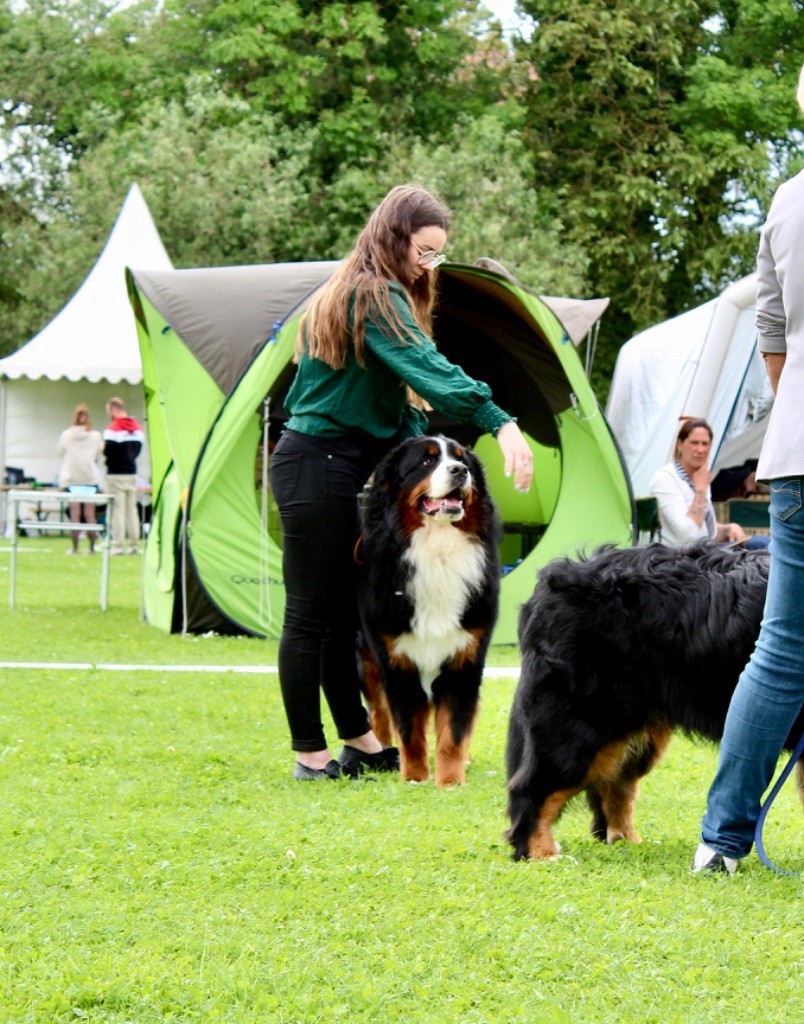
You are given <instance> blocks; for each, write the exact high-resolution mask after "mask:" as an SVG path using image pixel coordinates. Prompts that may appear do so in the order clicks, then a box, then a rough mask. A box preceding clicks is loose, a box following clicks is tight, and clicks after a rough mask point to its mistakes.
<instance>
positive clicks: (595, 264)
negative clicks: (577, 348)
mask: <svg viewBox="0 0 804 1024" xmlns="http://www.w3.org/2000/svg"><path fill="white" fill-rule="evenodd" d="M520 6H521V7H522V8H523V9H524V10H525V11H526V12H527V13H528V14H530V15H532V16H533V17H534V18H535V19H536V21H537V23H538V24H537V28H536V31H535V32H534V34H533V36H532V38H531V39H530V41H524V40H523V41H521V42H520V46H519V55H520V58H521V59H524V60H527V61H528V62H529V63H531V64H532V65H533V66H534V67H535V68H536V70H537V73H538V79H537V81H535V82H534V83H533V84H532V86H531V87H530V88H529V89H528V91H527V94H526V96H525V104H526V106H527V134H528V140H529V145H530V148H531V153H532V158H533V176H534V183H535V185H536V186H537V187H548V188H550V189H555V190H556V191H557V192H558V193H559V195H560V196H561V205H562V212H561V216H562V218H563V219H564V221H565V223H566V226H567V231H568V235H569V237H570V238H571V239H572V240H573V241H574V242H575V243H576V244H579V245H581V246H583V247H584V248H585V249H586V251H587V253H588V255H589V260H590V264H589V283H590V287H591V290H592V291H593V292H595V293H598V294H607V295H611V296H612V298H613V303H612V306H613V310H612V315H610V316H607V323H606V334H607V340H608V345H607V347H605V348H604V349H603V350H602V354H603V360H602V363H601V366H600V367H599V375H598V381H599V382H602V381H604V380H606V379H607V376H608V374H609V373H610V370H611V367H612V366H613V362H614V358H615V356H616V351H617V347H618V346H619V344H620V343H621V342H622V341H624V340H626V339H627V338H628V337H630V336H631V335H632V334H633V333H635V332H636V331H637V330H639V329H641V328H643V327H645V326H647V325H648V324H650V323H654V322H656V321H657V320H661V319H664V318H666V317H668V316H672V315H673V314H675V313H678V312H680V311H681V310H682V309H684V308H686V307H687V306H688V305H690V304H694V303H696V302H699V301H702V300H703V299H704V298H706V297H708V296H709V295H711V294H713V293H714V292H715V291H717V290H718V289H719V288H720V287H721V286H722V285H723V283H724V282H725V281H727V280H732V279H734V278H735V277H738V276H740V275H742V274H744V273H747V272H748V271H749V270H750V269H751V267H752V265H753V258H754V252H755V247H756V238H755V231H756V228H757V225H758V223H759V222H760V221H761V219H762V216H763V213H764V210H765V208H766V206H767V202H768V199H769V196H770V193H771V191H772V181H773V178H774V175H775V174H777V173H778V166H779V164H780V162H781V163H783V162H784V160H782V159H780V156H781V154H783V153H787V154H789V153H790V151H791V150H792V149H794V148H795V145H796V143H795V139H794V136H793V133H792V129H793V127H794V125H795V120H794V107H793V91H794V83H795V73H796V72H797V69H798V67H799V66H800V64H801V61H802V59H804V33H803V32H802V30H801V27H800V25H801V23H800V22H799V23H798V26H796V23H795V21H794V19H795V17H796V16H800V13H801V8H802V4H801V3H800V2H795V0H794V2H792V3H791V2H789V0H733V2H728V3H723V2H719V0H702V2H697V0H621V2H620V3H617V4H611V3H608V2H605V0H522V2H521V4H520Z"/></svg>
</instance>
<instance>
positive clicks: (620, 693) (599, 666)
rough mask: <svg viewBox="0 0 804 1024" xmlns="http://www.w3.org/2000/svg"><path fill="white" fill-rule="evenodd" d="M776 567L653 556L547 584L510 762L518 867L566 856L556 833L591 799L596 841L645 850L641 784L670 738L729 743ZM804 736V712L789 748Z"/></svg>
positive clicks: (527, 628) (526, 650)
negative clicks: (732, 707) (579, 799)
mask: <svg viewBox="0 0 804 1024" xmlns="http://www.w3.org/2000/svg"><path fill="white" fill-rule="evenodd" d="M768 565H769V556H768V552H766V551H745V550H743V549H741V548H737V549H735V550H731V549H729V548H727V547H724V546H720V545H712V544H698V545H691V546H689V547H687V548H680V549H675V548H669V547H664V546H662V545H660V544H654V545H650V546H648V547H641V548H628V549H625V550H614V549H602V550H600V551H598V552H597V553H596V554H595V555H593V556H592V557H591V558H589V559H582V560H580V561H572V560H570V559H559V560H556V561H554V562H552V563H551V564H550V565H548V566H547V567H546V568H544V569H542V570H540V571H539V578H538V583H537V585H536V589H535V591H534V593H533V595H532V597H531V598H530V599H529V600H528V601H527V602H526V604H525V605H524V606H523V608H522V611H521V615H520V620H519V642H520V647H521V652H522V670H521V674H520V678H519V683H518V686H517V690H516V693H515V696H514V701H513V705H512V708H511V713H510V719H509V730H508V743H507V752H506V759H507V774H508V816H509V818H510V821H511V827H510V829H509V830H508V832H507V833H506V837H507V839H508V840H509V842H510V843H511V845H512V846H513V848H514V853H513V856H514V859H515V860H520V859H522V858H526V857H529V858H532V859H535V860H549V859H552V858H554V857H556V856H557V855H558V853H559V850H560V846H559V844H558V843H557V842H556V841H555V839H554V838H553V832H552V829H553V825H554V823H555V822H556V820H557V819H558V817H559V815H560V814H561V811H562V809H563V808H564V806H565V805H566V803H567V802H568V801H569V800H570V799H571V798H572V797H574V796H575V795H576V794H578V793H580V792H582V791H585V792H586V797H587V801H588V803H589V806H590V808H591V810H592V823H591V831H592V834H593V835H594V836H595V837H596V838H597V839H600V840H601V841H603V842H609V843H613V842H615V841H616V840H619V839H624V840H628V841H631V842H639V841H640V840H639V836H638V834H637V832H636V830H635V828H634V824H633V810H634V802H635V800H636V795H637V788H638V784H639V780H640V778H641V777H642V776H643V775H646V774H647V773H648V772H649V771H650V770H651V768H652V767H653V766H654V765H655V764H656V762H657V761H658V760H659V758H660V757H661V755H662V754H663V752H664V750H665V748H666V747H667V744H668V742H669V740H670V736H671V734H672V732H673V730H675V729H681V730H683V731H684V732H685V733H687V734H688V735H692V736H698V737H703V738H706V739H709V740H715V741H716V740H719V739H720V737H721V736H722V734H723V724H724V721H725V717H726V711H727V709H728V706H729V702H730V700H731V696H732V693H733V691H734V688H735V686H736V685H737V680H738V679H739V677H740V674H741V672H742V670H743V668H744V666H745V665H746V663H747V662H748V659H749V657H750V655H751V652H752V650H753V647H754V643H755V641H756V638H757V636H758V634H759V626H760V621H761V618H762V610H763V605H764V601H765V590H766V586H767V579H768ZM802 729H804V711H803V712H802V713H801V714H800V715H799V717H798V720H797V722H796V723H795V725H794V726H793V730H792V731H791V734H790V736H789V737H788V742H787V745H788V747H789V748H790V749H793V748H794V747H795V744H796V742H797V740H798V738H799V736H800V735H801V733H802ZM803 767H804V766H803V765H802V762H801V761H800V762H799V764H798V783H799V790H800V792H801V795H802V798H804V770H802V768H803Z"/></svg>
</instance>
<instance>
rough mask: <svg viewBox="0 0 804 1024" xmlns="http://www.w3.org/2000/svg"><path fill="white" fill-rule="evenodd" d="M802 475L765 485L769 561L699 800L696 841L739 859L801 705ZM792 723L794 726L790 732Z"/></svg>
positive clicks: (793, 733)
mask: <svg viewBox="0 0 804 1024" xmlns="http://www.w3.org/2000/svg"><path fill="white" fill-rule="evenodd" d="M802 483H804V478H802V477H785V478H783V479H779V480H774V481H773V482H772V484H771V501H770V510H771V538H772V542H771V565H770V577H769V579H768V592H767V596H766V598H765V611H764V615H763V618H762V627H761V629H760V633H759V639H758V640H757V643H756V647H755V648H754V652H753V654H752V655H751V659H750V661H749V662H748V665H747V666H746V667H745V669H744V671H743V673H742V675H741V676H740V681H739V682H738V684H737V688H736V689H735V691H734V696H733V697H732V700H731V704H730V705H729V711H728V714H727V716H726V724H725V728H724V731H723V741H722V743H721V746H720V758H719V762H718V769H717V773H716V775H715V778H714V780H713V782H712V785H711V787H710V789H709V796H708V798H707V807H706V813H705V814H704V818H703V822H702V824H701V840H702V841H703V842H704V843H706V845H707V846H709V847H711V848H712V849H713V850H716V851H717V852H718V853H721V854H723V855H725V856H727V857H735V858H741V857H745V856H746V854H748V853H749V852H750V850H751V845H752V843H753V841H754V829H755V826H756V822H757V818H758V817H759V811H760V804H761V800H762V796H763V794H764V792H765V790H766V789H767V787H768V785H769V783H770V782H771V780H772V778H773V774H774V772H775V770H776V766H777V763H778V760H779V755H780V753H781V752H782V749H783V747H784V745H785V741H786V740H794V739H796V738H797V734H798V733H799V732H800V727H801V723H800V722H799V723H796V718H797V717H798V716H799V715H800V714H801V711H802V704H804V507H802ZM794 725H795V729H794Z"/></svg>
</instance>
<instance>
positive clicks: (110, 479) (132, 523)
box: [103, 398, 145, 555]
mask: <svg viewBox="0 0 804 1024" xmlns="http://www.w3.org/2000/svg"><path fill="white" fill-rule="evenodd" d="M106 412H107V413H108V415H109V420H110V422H109V425H108V426H107V427H106V429H105V430H104V432H103V455H104V458H105V460H106V491H107V493H109V494H111V495H113V496H114V504H113V506H112V551H111V553H112V554H113V555H122V554H123V553H124V551H125V545H126V543H127V542H128V545H129V553H130V554H132V555H136V554H137V544H138V542H139V537H140V517H139V514H138V512H137V456H138V455H139V454H140V452H141V451H142V442H143V440H144V437H145V435H144V433H143V430H142V427H141V426H140V424H139V423H138V422H137V421H136V420H135V419H134V417H133V416H129V415H128V413H127V412H126V406H125V403H124V402H123V400H122V398H110V399H109V401H108V402H107V403H106Z"/></svg>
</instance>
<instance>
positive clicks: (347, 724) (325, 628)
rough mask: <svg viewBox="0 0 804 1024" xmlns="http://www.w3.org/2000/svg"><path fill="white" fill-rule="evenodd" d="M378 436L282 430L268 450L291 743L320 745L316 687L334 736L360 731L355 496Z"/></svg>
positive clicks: (364, 721)
mask: <svg viewBox="0 0 804 1024" xmlns="http://www.w3.org/2000/svg"><path fill="white" fill-rule="evenodd" d="M380 454H382V452H381V450H380V449H379V445H377V444H372V443H371V442H370V441H366V442H365V443H360V442H358V441H355V440H352V439H351V438H345V437H342V438H317V437H311V436H309V435H306V434H300V433H297V432H296V431H293V430H286V431H285V433H284V434H283V435H282V436H281V438H280V439H279V442H278V443H277V446H276V448H275V449H274V452H273V455H272V456H271V467H270V473H271V489H272V492H273V496H274V499H275V501H276V503H277V505H278V507H279V515H280V518H281V521H282V571H283V575H284V582H285V619H284V624H283V627H282V636H281V639H280V641H279V682H280V686H281V689H282V700H283V702H284V705H285V714H286V715H287V719H288V725H289V726H290V735H291V741H292V742H291V746H292V748H293V750H297V751H312V750H324V749H325V748H326V746H327V742H326V739H325V736H324V727H323V725H322V722H321V699H320V691H321V690H323V691H324V697H325V698H326V701H327V704H328V705H329V709H330V712H331V713H332V718H333V721H334V722H335V727H336V729H337V730H338V735H339V736H340V737H341V739H353V738H354V737H356V736H362V735H363V733H365V732H368V730H369V728H370V725H369V720H368V715H367V713H366V709H365V708H364V707H363V704H362V702H361V700H360V682H359V678H358V673H357V655H356V637H357V572H356V566H355V562H354V557H353V551H354V545H355V542H356V540H357V537H358V536H359V533H360V514H359V510H358V502H357V496H358V493H359V492H360V490H361V488H362V487H363V485H364V483H365V482H366V480H367V479H368V477H369V476H370V474H371V472H372V470H373V468H374V466H375V464H376V462H377V458H378V456H379V455H380Z"/></svg>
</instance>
